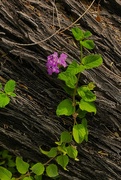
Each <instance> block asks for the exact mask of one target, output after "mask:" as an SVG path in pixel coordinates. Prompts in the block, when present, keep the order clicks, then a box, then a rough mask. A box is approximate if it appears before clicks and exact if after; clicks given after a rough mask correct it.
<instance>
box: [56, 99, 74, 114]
mask: <svg viewBox="0 0 121 180" xmlns="http://www.w3.org/2000/svg"><path fill="white" fill-rule="evenodd" d="M73 113H74V106H73V104H72V101H71V100H69V99H65V100H63V101H61V102H60V104H59V105H58V106H57V110H56V114H57V116H60V115H65V116H70V115H72V114H73Z"/></svg>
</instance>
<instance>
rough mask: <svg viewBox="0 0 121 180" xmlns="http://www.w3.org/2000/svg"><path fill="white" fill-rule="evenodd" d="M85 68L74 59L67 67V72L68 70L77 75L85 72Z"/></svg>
mask: <svg viewBox="0 0 121 180" xmlns="http://www.w3.org/2000/svg"><path fill="white" fill-rule="evenodd" d="M84 70H85V68H84V66H83V65H79V64H78V63H77V62H76V61H73V62H72V63H71V64H69V66H68V67H67V70H66V72H68V73H69V74H71V75H76V74H78V73H80V72H83V71H84Z"/></svg>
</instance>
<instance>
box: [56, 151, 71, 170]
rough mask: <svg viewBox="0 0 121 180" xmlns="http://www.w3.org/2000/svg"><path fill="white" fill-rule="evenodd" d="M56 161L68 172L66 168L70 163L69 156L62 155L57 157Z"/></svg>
mask: <svg viewBox="0 0 121 180" xmlns="http://www.w3.org/2000/svg"><path fill="white" fill-rule="evenodd" d="M56 161H57V163H58V164H59V165H61V166H62V167H63V169H64V170H67V169H66V166H67V165H68V163H69V158H68V156H67V155H63V154H61V155H60V156H57V158H56Z"/></svg>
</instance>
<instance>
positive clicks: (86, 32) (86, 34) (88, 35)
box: [84, 31, 92, 38]
mask: <svg viewBox="0 0 121 180" xmlns="http://www.w3.org/2000/svg"><path fill="white" fill-rule="evenodd" d="M90 36H92V33H91V32H90V31H85V32H84V38H88V37H90Z"/></svg>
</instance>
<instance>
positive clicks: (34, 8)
mask: <svg viewBox="0 0 121 180" xmlns="http://www.w3.org/2000/svg"><path fill="white" fill-rule="evenodd" d="M91 2H92V1H91ZM91 2H90V3H91ZM97 2H98V1H97ZM97 2H96V3H95V4H93V6H92V7H91V9H89V11H88V12H87V13H86V14H85V15H84V16H83V17H82V18H81V19H80V20H79V21H78V22H77V23H76V25H77V24H78V25H80V27H81V28H82V29H84V30H90V31H91V32H92V34H93V39H94V40H95V43H96V48H95V50H94V52H95V53H100V54H101V55H102V56H103V60H104V63H103V65H102V66H101V67H99V68H96V69H93V70H90V71H86V72H84V73H83V75H82V77H81V82H82V83H83V84H85V83H87V82H90V81H93V82H95V83H96V85H97V87H96V89H95V93H96V95H97V100H96V105H97V115H96V116H95V117H92V116H90V117H88V119H89V141H88V142H87V143H85V142H84V143H83V144H81V145H79V147H78V150H79V159H80V161H79V162H73V161H71V162H70V164H69V166H68V169H69V172H65V171H63V170H61V171H60V174H61V176H62V179H66V180H67V179H69V180H70V179H73V180H80V179H81V180H87V179H88V180H92V179H95V180H115V179H116V180H118V179H121V34H120V32H121V29H120V27H121V1H120V0H111V1H106V0H102V1H101V2H100V4H101V12H100V17H101V21H100V18H99V17H98V18H97V20H96V18H95V16H94V15H96V16H97ZM88 7H89V2H88V1H87V2H86V1H81V0H80V1H76V0H63V1H57V3H56V4H55V5H54V3H53V1H50V0H41V1H38V0H36V1H35V0H28V1H27V0H26V1H25V0H17V1H16V0H1V1H0V17H1V18H0V54H1V55H0V65H1V70H0V81H1V82H2V83H3V84H4V83H5V82H6V81H7V80H9V79H14V80H15V81H16V82H17V88H16V93H17V97H16V98H15V99H12V101H11V103H10V104H9V105H8V106H6V108H4V109H0V146H1V147H3V148H6V149H8V150H10V151H11V152H13V153H14V154H16V155H22V156H23V157H24V158H26V159H27V158H29V159H31V160H34V161H38V160H39V161H41V162H45V161H46V160H47V159H46V157H45V156H43V155H42V154H40V152H39V147H40V146H45V147H47V148H50V147H52V146H54V142H55V141H57V139H58V137H59V135H60V133H61V132H62V131H63V130H65V129H67V130H68V129H69V128H70V127H71V126H72V121H71V118H65V117H63V118H58V117H57V116H56V114H55V109H56V107H57V105H58V103H59V102H60V101H61V99H62V98H64V97H66V95H64V92H63V90H62V89H61V84H60V81H59V80H57V78H56V77H55V76H54V77H52V76H48V75H47V72H46V68H45V63H46V58H47V55H49V54H51V53H53V52H54V51H57V52H60V53H62V52H66V53H67V54H68V63H70V62H71V61H72V60H73V59H77V60H79V51H78V50H77V48H76V47H75V46H74V43H73V38H72V35H71V33H70V29H69V28H68V29H67V30H65V28H67V27H68V26H70V25H71V24H72V23H73V22H74V21H75V20H76V19H77V18H79V16H80V15H81V14H83V13H84V12H85V10H86V9H87V8H88ZM59 29H60V31H62V30H65V31H63V32H60V31H58V32H57V33H55V32H56V31H57V30H59ZM52 34H54V35H53V36H52ZM48 37H49V38H48ZM46 38H47V39H46ZM45 39H46V40H45ZM38 41H39V42H38ZM31 43H33V45H32V44H31ZM22 44H23V45H22ZM24 44H25V45H24ZM26 44H31V45H26Z"/></svg>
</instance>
